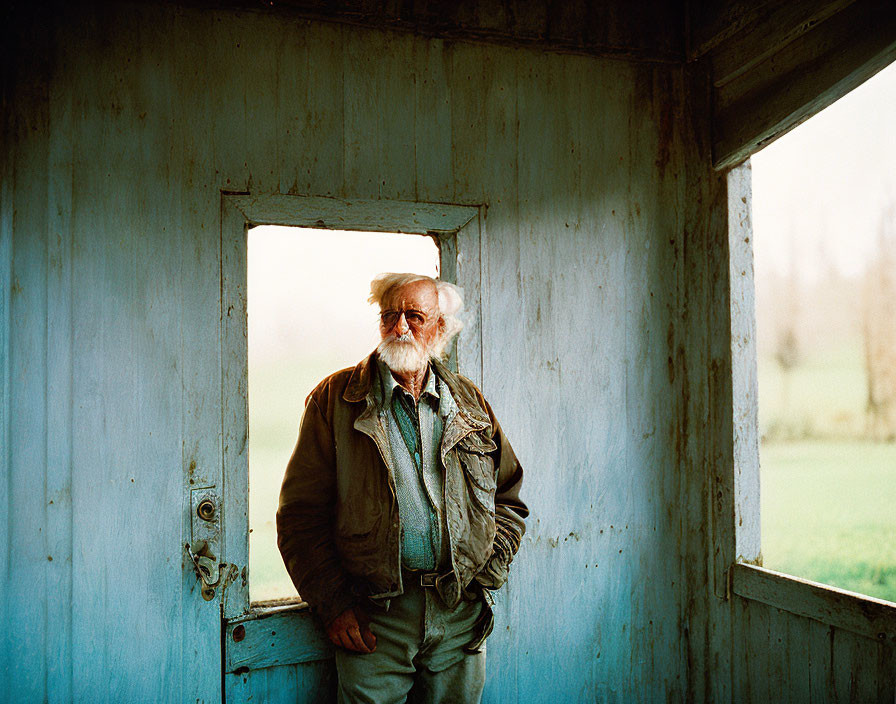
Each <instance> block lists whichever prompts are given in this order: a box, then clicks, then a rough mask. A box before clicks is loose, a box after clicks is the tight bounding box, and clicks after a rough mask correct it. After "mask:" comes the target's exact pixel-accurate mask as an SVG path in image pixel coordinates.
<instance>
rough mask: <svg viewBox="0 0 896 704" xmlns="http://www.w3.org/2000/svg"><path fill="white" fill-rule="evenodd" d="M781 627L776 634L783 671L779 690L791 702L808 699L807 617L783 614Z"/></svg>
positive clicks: (808, 626)
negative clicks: (779, 642) (779, 643)
mask: <svg viewBox="0 0 896 704" xmlns="http://www.w3.org/2000/svg"><path fill="white" fill-rule="evenodd" d="M784 616H785V619H784V624H783V628H782V629H781V631H780V632H779V634H778V638H779V639H781V641H782V645H781V650H782V653H781V657H782V660H783V662H782V666H783V671H784V678H783V682H782V683H781V692H782V693H783V694H784V696H786V698H787V700H788V701H791V702H809V701H810V699H811V698H810V682H811V677H810V664H809V657H810V655H809V653H810V650H809V639H810V634H811V631H810V621H809V619H806V618H802V617H800V616H795V615H793V614H784Z"/></svg>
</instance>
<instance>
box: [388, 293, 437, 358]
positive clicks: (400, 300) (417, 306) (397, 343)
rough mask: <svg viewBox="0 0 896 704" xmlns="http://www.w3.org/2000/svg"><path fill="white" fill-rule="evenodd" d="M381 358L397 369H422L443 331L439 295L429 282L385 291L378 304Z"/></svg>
mask: <svg viewBox="0 0 896 704" xmlns="http://www.w3.org/2000/svg"><path fill="white" fill-rule="evenodd" d="M380 306H381V307H380V337H381V338H382V342H381V343H380V345H379V347H378V348H377V349H378V350H379V352H380V357H381V358H382V359H383V361H384V362H385V363H386V364H387V365H388V366H389V368H390V369H392V370H393V371H396V372H412V371H417V370H419V369H422V368H423V366H424V365H425V364H426V363H427V362H428V361H429V351H430V349H432V347H433V344H434V343H435V342H436V340H437V339H438V336H439V334H440V333H441V331H442V321H441V315H440V313H439V294H438V291H437V290H436V287H435V284H433V283H432V282H431V281H415V282H413V283H410V284H405V285H404V286H396V287H394V288H393V289H391V290H390V291H387V292H386V294H385V296H383V300H382V301H381V303H380Z"/></svg>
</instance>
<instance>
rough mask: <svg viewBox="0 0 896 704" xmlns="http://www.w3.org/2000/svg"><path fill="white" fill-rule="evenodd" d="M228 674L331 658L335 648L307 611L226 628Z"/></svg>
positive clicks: (281, 614) (249, 619) (279, 615)
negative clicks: (245, 669) (244, 669)
mask: <svg viewBox="0 0 896 704" xmlns="http://www.w3.org/2000/svg"><path fill="white" fill-rule="evenodd" d="M225 638H226V641H227V647H226V650H227V661H226V663H225V672H228V673H230V672H235V671H237V670H242V669H243V668H248V669H249V670H260V669H264V668H267V667H275V666H278V665H293V664H296V663H302V662H312V661H314V660H324V659H327V658H331V657H332V655H333V648H332V646H331V645H330V642H329V640H328V639H327V637H326V635H325V634H324V633H323V631H322V630H321V627H320V625H319V624H318V622H317V621H316V620H315V618H314V616H313V615H312V614H311V612H310V611H308V610H307V609H303V610H290V611H286V612H277V613H273V614H271V615H269V616H265V615H262V616H261V617H259V618H248V619H239V620H236V621H232V622H230V623H228V624H227V631H226V633H225Z"/></svg>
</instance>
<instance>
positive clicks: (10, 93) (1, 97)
mask: <svg viewBox="0 0 896 704" xmlns="http://www.w3.org/2000/svg"><path fill="white" fill-rule="evenodd" d="M6 69H7V70H10V67H9V66H7V67H6ZM4 78H5V75H4ZM0 91H2V93H0V104H2V107H3V109H2V117H0V446H2V447H3V448H6V449H5V450H4V451H3V452H0V511H2V512H3V515H4V516H6V517H8V516H9V515H10V510H11V505H10V502H11V501H12V495H11V492H10V479H11V477H12V457H11V456H10V452H9V448H10V447H11V440H12V379H11V367H10V355H11V351H12V349H11V348H12V345H13V342H12V330H13V328H12V296H13V281H14V278H13V229H14V227H13V224H14V219H13V211H14V208H15V200H14V188H13V184H14V183H15V158H14V157H15V152H16V142H17V138H16V135H15V133H14V130H15V126H14V114H15V113H14V111H13V110H11V109H8V106H9V105H11V104H12V103H13V101H14V100H15V93H14V90H13V86H12V85H11V81H8V80H4V81H3V83H2V84H0ZM12 537H13V531H12V524H11V523H10V522H9V520H0V546H6V545H11V544H12V540H11V539H12ZM11 560H12V555H10V552H9V550H8V549H6V548H0V574H11V573H12V571H11ZM8 593H9V582H8V580H5V579H4V580H2V581H0V604H3V605H4V607H2V608H4V611H0V613H4V614H5V605H6V604H8V603H9V602H8ZM10 634H11V632H10V630H9V629H3V632H2V633H0V667H3V670H4V672H9V668H10V665H9V663H8V661H7V658H8V655H7V654H8V653H9V652H10V648H9V638H10Z"/></svg>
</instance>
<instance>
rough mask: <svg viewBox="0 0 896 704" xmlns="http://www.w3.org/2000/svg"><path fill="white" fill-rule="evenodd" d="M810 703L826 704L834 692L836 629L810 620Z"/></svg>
mask: <svg viewBox="0 0 896 704" xmlns="http://www.w3.org/2000/svg"><path fill="white" fill-rule="evenodd" d="M807 630H808V637H809V647H808V655H809V701H810V702H812V704H826V702H829V701H832V699H833V692H834V672H833V667H832V665H833V657H834V651H833V645H834V628H833V626H828V625H827V624H824V623H819V622H818V621H814V620H811V619H809V622H808V629H807Z"/></svg>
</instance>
